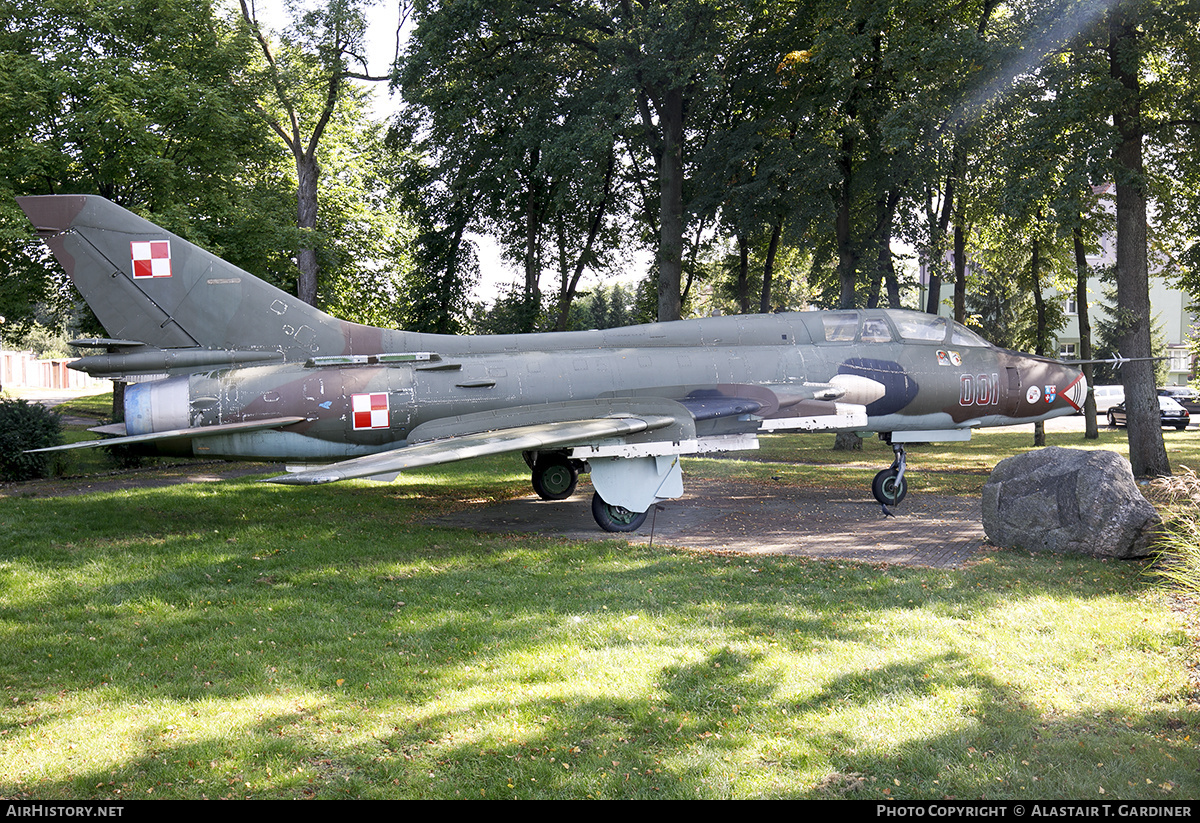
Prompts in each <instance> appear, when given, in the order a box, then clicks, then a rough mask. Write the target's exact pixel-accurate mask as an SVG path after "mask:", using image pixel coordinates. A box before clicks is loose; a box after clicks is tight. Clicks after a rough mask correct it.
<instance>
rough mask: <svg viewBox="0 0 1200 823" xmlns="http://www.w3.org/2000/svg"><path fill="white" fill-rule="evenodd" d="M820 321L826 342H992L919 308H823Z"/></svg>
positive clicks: (971, 343)
mask: <svg viewBox="0 0 1200 823" xmlns="http://www.w3.org/2000/svg"><path fill="white" fill-rule="evenodd" d="M821 324H822V326H823V329H822V330H823V332H824V335H823V339H824V341H825V342H826V343H856V342H857V343H891V342H894V341H897V340H904V341H916V342H924V343H949V344H951V345H954V346H987V347H990V346H991V344H990V343H988V342H987V341H986V340H984V339H983V338H982V337H980V336H979V335H978V334H976V333H975V332H973V331H971V330H970V329H968V328H967V327H966V326H964V325H962V324H961V323H957V322H955V321H953V320H950V319H949V318H946V317H938V316H936V315H932V314H926V313H924V312H919V311H906V310H894V309H893V310H888V311H883V310H874V311H872V310H867V311H825V312H821Z"/></svg>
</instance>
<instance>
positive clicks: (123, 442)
mask: <svg viewBox="0 0 1200 823" xmlns="http://www.w3.org/2000/svg"><path fill="white" fill-rule="evenodd" d="M306 419H307V418H305V417H271V418H268V419H266V420H247V421H245V422H242V423H221V424H219V425H216V426H196V427H194V428H190V429H172V430H170V431H161V432H150V433H148V434H131V435H127V436H125V437H109V438H106V439H103V440H87V441H84V442H83V443H71V444H69V445H66V446H51V447H50V448H48V449H29V450H28V451H30V452H61V451H67V450H68V449H92V448H95V447H97V446H131V445H133V444H134V443H155V442H158V441H161V440H178V439H180V438H185V437H212V436H214V435H218V434H232V433H234V432H250V431H259V430H261V429H280V428H283V427H284V426H290V425H292V424H293V423H300V422H302V421H304V420H306ZM101 428H106V427H101Z"/></svg>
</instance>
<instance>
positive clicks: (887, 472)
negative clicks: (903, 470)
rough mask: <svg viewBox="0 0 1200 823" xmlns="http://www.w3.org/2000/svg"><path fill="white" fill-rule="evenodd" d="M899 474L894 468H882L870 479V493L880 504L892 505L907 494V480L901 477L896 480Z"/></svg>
mask: <svg viewBox="0 0 1200 823" xmlns="http://www.w3.org/2000/svg"><path fill="white" fill-rule="evenodd" d="M899 474H900V472H899V471H898V470H896V469H884V470H883V471H881V472H880V473H879V474H877V475H875V479H874V480H873V481H871V493H872V494H873V495H875V499H876V500H878V501H879V502H880V504H882V505H884V506H894V505H896V504H897V503H899V502H900V501H901V500H903V499H904V496H905V495H906V494H908V480H906V479H905V478H903V477H901V478H900V482H899V483H897V482H896V478H897V476H898V475H899Z"/></svg>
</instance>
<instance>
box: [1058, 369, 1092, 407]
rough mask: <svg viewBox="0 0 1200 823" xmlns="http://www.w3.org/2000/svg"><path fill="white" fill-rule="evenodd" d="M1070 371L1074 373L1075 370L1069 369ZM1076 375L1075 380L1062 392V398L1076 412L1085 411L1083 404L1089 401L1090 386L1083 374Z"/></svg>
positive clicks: (1077, 373)
mask: <svg viewBox="0 0 1200 823" xmlns="http://www.w3.org/2000/svg"><path fill="white" fill-rule="evenodd" d="M1068 371H1070V372H1074V371H1075V370H1074V369H1068ZM1076 375H1077V376H1076V377H1075V379H1074V380H1073V381H1071V382H1070V383H1068V384H1067V387H1066V388H1065V389H1063V390H1062V396H1063V399H1064V400H1066V401H1067V402H1068V403H1069V404H1070V405H1071V408H1073V409H1074V410H1075V411H1083V403H1084V401H1085V400H1087V392H1088V384H1087V380H1086V379H1085V378H1084V376H1083V372H1076Z"/></svg>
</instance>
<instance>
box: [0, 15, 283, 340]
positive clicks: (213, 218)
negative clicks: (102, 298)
mask: <svg viewBox="0 0 1200 823" xmlns="http://www.w3.org/2000/svg"><path fill="white" fill-rule="evenodd" d="M251 46H252V43H251V42H250V41H248V40H247V39H246V38H245V37H243V36H241V35H240V34H239V33H238V32H237V31H236V29H235V28H234V27H232V26H231V25H229V24H227V23H226V22H225V21H224V20H223V19H221V17H220V16H218V15H217V13H216V12H215V10H214V8H213V5H212V4H211V3H210V2H208V1H207V0H198V2H191V0H188V2H182V0H135V1H134V2H127V1H126V0H97V1H96V2H89V3H74V2H50V3H43V2H30V0H10V1H9V2H5V3H4V4H2V5H0V252H3V253H2V254H0V258H2V259H3V261H4V263H3V265H4V268H5V272H4V274H5V276H4V277H0V314H2V315H4V316H5V317H6V318H7V320H8V323H9V324H12V323H21V322H24V321H27V320H29V319H30V318H31V317H32V314H33V313H34V311H35V310H46V309H48V310H49V311H51V312H52V313H53V314H55V315H56V316H57V317H59V318H61V317H65V316H66V315H67V314H68V313H69V310H70V307H71V304H72V297H71V294H72V292H71V290H70V289H69V287H68V284H67V281H66V278H65V275H63V274H62V272H61V269H60V268H59V267H58V266H57V265H54V264H52V263H50V262H49V255H48V254H47V252H46V251H45V249H44V248H43V247H42V245H41V243H40V242H38V241H35V240H34V239H33V238H32V236H31V232H30V228H29V223H28V220H26V219H25V216H24V214H23V213H22V212H21V211H20V209H19V208H18V207H17V204H16V203H15V202H14V200H13V198H14V196H18V195H25V194H59V193H81V194H89V193H94V194H100V195H103V196H105V197H107V198H108V199H110V200H113V201H114V202H117V203H119V204H120V205H122V206H125V207H126V208H129V209H130V210H132V211H134V212H137V213H139V214H142V215H144V216H147V217H149V218H151V219H152V220H153V221H154V222H155V223H158V224H159V225H162V226H164V227H165V228H167V229H169V230H171V231H173V232H175V233H177V234H180V235H182V236H183V237H185V238H187V239H188V240H191V241H193V242H196V243H198V244H200V245H202V246H205V247H206V248H209V249H210V250H212V251H214V252H217V253H219V254H221V255H222V256H223V257H225V258H226V259H228V260H229V261H230V262H232V263H234V264H235V265H239V266H241V267H243V268H245V269H246V270H248V271H250V272H251V273H252V274H255V275H256V276H259V277H263V278H265V279H267V280H268V281H271V282H274V283H276V284H281V283H282V284H283V285H287V283H286V278H288V277H289V276H290V275H288V274H287V271H286V269H287V268H291V264H290V261H289V260H288V258H289V257H290V254H289V252H288V247H289V244H288V243H286V242H283V238H284V237H285V236H286V234H287V223H288V220H289V218H290V219H294V213H295V207H294V205H289V204H288V202H287V198H286V197H284V198H283V199H282V200H281V199H280V198H279V196H278V193H279V191H280V189H282V191H283V192H284V194H285V195H286V193H287V191H288V190H289V189H290V188H292V187H294V183H292V182H290V181H289V180H288V179H287V177H286V175H284V176H281V175H280V167H279V165H278V163H277V160H276V158H275V156H274V154H273V151H272V146H271V143H270V135H269V132H268V130H267V128H266V126H265V124H264V123H263V122H262V121H261V119H260V118H259V117H258V116H257V115H256V114H255V102H254V101H255V96H256V94H257V89H256V88H255V87H254V85H253V83H252V82H251V77H250V76H249V73H248V68H249V66H250V64H251V61H252V59H253V51H252V48H251ZM283 170H284V171H285V172H286V167H283ZM292 232H293V233H294V229H292ZM293 245H294V244H293ZM60 323H61V320H56V321H55V322H52V323H51V324H50V325H54V326H57V325H60ZM97 330H98V329H97Z"/></svg>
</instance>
